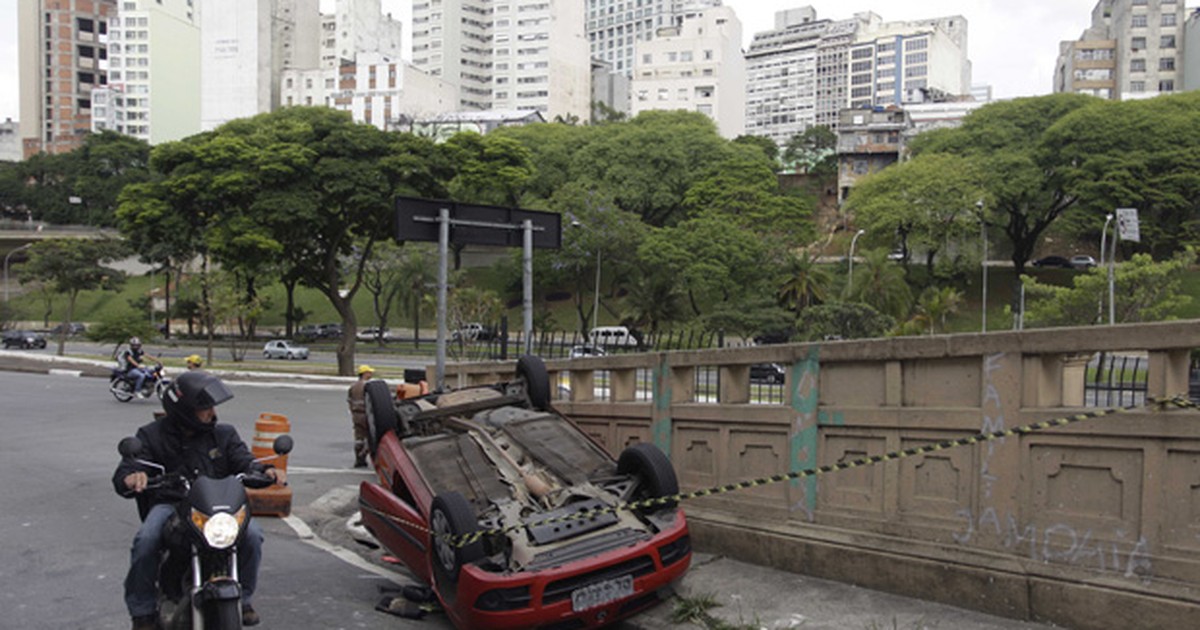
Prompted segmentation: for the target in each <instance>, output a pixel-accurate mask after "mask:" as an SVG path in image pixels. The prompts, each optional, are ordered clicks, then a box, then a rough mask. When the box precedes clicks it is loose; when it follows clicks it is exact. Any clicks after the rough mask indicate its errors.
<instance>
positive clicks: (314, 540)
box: [283, 515, 408, 586]
mask: <svg viewBox="0 0 1200 630" xmlns="http://www.w3.org/2000/svg"><path fill="white" fill-rule="evenodd" d="M283 522H284V523H287V524H288V526H290V527H291V528H292V530H294V531H295V532H296V535H297V536H299V537H300V540H302V541H304V542H306V543H308V544H310V545H312V546H313V547H316V548H317V549H320V550H321V551H325V552H328V553H330V554H332V555H333V556H334V557H335V558H337V559H339V560H341V561H342V562H345V563H346V564H349V565H351V566H354V567H357V568H359V569H362V570H363V571H367V572H369V573H373V574H375V575H378V576H379V577H382V578H384V579H386V580H390V581H391V582H393V583H395V584H397V585H401V586H402V585H404V584H407V583H408V579H407V578H405V577H404V576H403V575H400V574H399V573H396V572H395V571H390V570H388V569H385V568H383V567H381V566H376V565H374V564H371V563H370V562H367V561H366V560H364V559H363V558H362V556H360V555H358V554H356V553H354V552H353V551H350V550H349V549H346V548H344V547H339V546H337V545H333V544H330V543H328V542H325V541H324V540H322V539H321V538H320V537H319V536H317V535H316V534H315V533H313V531H312V529H310V528H309V526H308V525H307V524H306V523H305V522H304V521H302V520H300V519H298V518H296V517H295V516H291V515H289V516H285V517H283Z"/></svg>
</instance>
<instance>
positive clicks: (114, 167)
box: [18, 131, 151, 226]
mask: <svg viewBox="0 0 1200 630" xmlns="http://www.w3.org/2000/svg"><path fill="white" fill-rule="evenodd" d="M149 161H150V145H149V144H147V143H146V142H145V141H143V140H138V139H137V138H134V137H132V136H127V135H124V134H119V133H116V132H113V131H103V132H100V133H96V134H91V135H88V136H87V137H86V138H84V141H83V144H82V145H81V146H80V147H79V148H77V149H75V150H74V151H71V152H70V153H63V154H58V155H47V154H38V155H35V156H33V157H31V158H29V159H27V160H25V161H24V162H22V163H20V164H19V165H18V171H19V172H20V174H21V175H22V176H23V178H24V181H25V183H26V190H25V194H24V199H23V201H24V205H25V206H27V207H28V208H29V209H30V210H31V211H32V216H33V218H34V219H38V220H43V221H48V222H52V223H79V224H85V225H96V226H113V225H116V218H115V212H116V208H117V205H118V203H119V202H118V196H119V195H120V193H121V190H122V189H124V188H125V186H127V185H129V184H134V183H138V182H144V181H147V180H148V179H149V178H150V177H151V175H150V170H149Z"/></svg>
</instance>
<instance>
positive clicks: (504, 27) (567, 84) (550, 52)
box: [412, 0, 591, 120]
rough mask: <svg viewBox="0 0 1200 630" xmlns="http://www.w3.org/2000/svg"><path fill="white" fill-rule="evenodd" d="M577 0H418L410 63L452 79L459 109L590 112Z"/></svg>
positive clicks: (586, 62) (562, 113) (555, 114)
mask: <svg viewBox="0 0 1200 630" xmlns="http://www.w3.org/2000/svg"><path fill="white" fill-rule="evenodd" d="M584 15H585V12H584V8H583V4H582V3H581V2H579V0H417V1H416V2H414V3H413V53H412V56H413V65H415V66H416V67H417V68H419V69H421V70H423V71H425V72H427V73H429V74H430V75H433V76H435V77H440V78H441V79H443V80H445V81H447V82H449V83H451V84H453V85H454V86H455V87H456V88H457V89H458V93H459V99H458V102H459V107H460V108H461V109H464V110H484V109H513V110H532V111H538V112H541V113H543V114H544V115H546V116H547V117H550V118H553V117H562V118H578V119H583V120H586V119H587V117H588V116H589V115H590V109H591V106H590V98H591V94H590V91H591V81H590V77H591V63H590V58H589V56H588V47H587V40H586V37H585V34H584V22H585V20H584Z"/></svg>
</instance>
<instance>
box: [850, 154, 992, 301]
mask: <svg viewBox="0 0 1200 630" xmlns="http://www.w3.org/2000/svg"><path fill="white" fill-rule="evenodd" d="M981 180H982V177H981V175H980V174H979V173H978V171H977V170H976V168H975V164H974V163H973V162H972V161H971V160H969V159H967V158H963V157H960V156H957V155H952V154H931V155H928V156H923V157H922V158H921V159H916V160H911V161H908V162H902V163H900V164H896V165H893V166H890V167H888V168H886V169H884V170H882V171H880V172H878V173H875V174H874V175H871V176H869V177H866V178H864V179H863V180H862V181H861V182H859V183H858V185H856V186H855V187H854V194H853V195H851V196H850V197H849V199H847V200H846V210H847V211H848V212H851V213H853V214H854V220H855V224H856V225H858V226H859V227H861V228H863V229H865V230H866V231H867V239H869V242H871V243H873V244H875V245H877V246H881V247H887V248H891V247H894V246H896V245H897V244H898V245H899V246H900V248H901V250H902V251H903V252H904V259H905V262H906V264H907V260H908V258H909V255H910V252H911V251H912V249H913V248H914V247H916V248H920V249H921V250H924V251H925V253H926V258H925V264H926V268H927V269H928V270H929V272H930V273H929V275H930V277H932V276H933V263H934V257H935V256H936V254H937V252H939V251H940V250H942V249H943V248H945V247H946V246H947V245H948V244H950V243H958V242H961V241H963V240H965V239H967V238H968V237H975V236H976V235H977V234H978V233H979V222H980V220H981V218H982V217H981V216H980V214H981V211H982V209H981V208H980V206H978V205H977V204H978V202H980V201H981V200H984V199H985V197H986V194H987V193H986V191H985V190H984V189H983V187H982V181H981ZM986 205H988V204H986V202H985V206H986ZM893 239H894V240H893Z"/></svg>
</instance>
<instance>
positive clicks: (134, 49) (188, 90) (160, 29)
mask: <svg viewBox="0 0 1200 630" xmlns="http://www.w3.org/2000/svg"><path fill="white" fill-rule="evenodd" d="M193 4H194V3H193V1H192V0H153V1H151V0H122V2H121V3H120V5H119V7H118V8H117V11H116V14H115V16H113V17H110V18H109V22H108V26H109V29H108V39H109V42H108V85H106V86H100V87H97V88H96V89H95V90H93V91H92V130H94V131H101V130H105V129H109V130H112V131H116V132H118V133H123V134H126V135H130V136H134V137H136V138H141V139H142V140H145V141H147V142H149V143H151V144H158V143H160V142H167V141H170V140H179V139H181V138H184V137H187V136H190V135H192V134H195V133H198V132H199V131H200V82H199V81H197V80H196V77H197V76H198V75H199V74H200V25H199V17H198V16H197V15H196V14H195V7H194V6H193Z"/></svg>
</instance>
